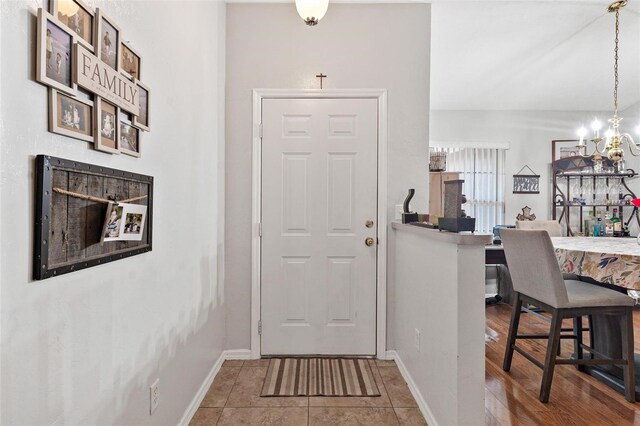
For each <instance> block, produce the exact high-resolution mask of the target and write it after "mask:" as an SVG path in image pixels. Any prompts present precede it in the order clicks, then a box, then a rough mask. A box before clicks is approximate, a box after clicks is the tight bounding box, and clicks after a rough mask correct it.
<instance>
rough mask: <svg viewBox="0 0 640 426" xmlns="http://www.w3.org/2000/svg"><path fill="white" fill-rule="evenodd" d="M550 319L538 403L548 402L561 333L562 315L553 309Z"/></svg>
mask: <svg viewBox="0 0 640 426" xmlns="http://www.w3.org/2000/svg"><path fill="white" fill-rule="evenodd" d="M552 315H553V316H552V317H551V329H550V330H549V343H548V344H547V355H546V356H545V359H544V371H543V373H542V385H541V386H540V401H541V402H549V394H550V393H551V381H552V380H553V370H554V369H555V367H556V353H557V352H558V346H559V345H560V333H562V330H561V329H562V314H561V312H560V311H558V310H557V309H554V310H553V312H552Z"/></svg>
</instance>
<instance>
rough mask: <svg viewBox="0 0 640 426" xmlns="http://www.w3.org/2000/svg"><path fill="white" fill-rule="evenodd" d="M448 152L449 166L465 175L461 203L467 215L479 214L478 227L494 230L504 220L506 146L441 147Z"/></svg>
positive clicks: (477, 215)
mask: <svg viewBox="0 0 640 426" xmlns="http://www.w3.org/2000/svg"><path fill="white" fill-rule="evenodd" d="M439 150H440V151H442V150H444V151H446V152H447V170H448V171H452V172H460V174H461V178H462V179H464V184H463V186H462V188H463V194H465V195H466V196H467V203H466V204H464V205H463V206H462V208H463V209H465V211H466V213H467V216H471V217H475V218H476V231H478V232H492V231H493V227H494V226H495V225H500V224H503V223H504V210H505V207H504V188H505V175H504V162H505V151H506V150H505V149H494V148H444V149H443V148H440V149H439Z"/></svg>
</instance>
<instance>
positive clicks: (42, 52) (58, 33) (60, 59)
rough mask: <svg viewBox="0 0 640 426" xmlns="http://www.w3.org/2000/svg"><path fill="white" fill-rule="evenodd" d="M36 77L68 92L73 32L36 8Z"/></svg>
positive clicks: (70, 91) (73, 90) (72, 89)
mask: <svg viewBox="0 0 640 426" xmlns="http://www.w3.org/2000/svg"><path fill="white" fill-rule="evenodd" d="M37 31H38V37H37V49H36V50H37V58H36V80H37V81H39V82H40V83H43V84H46V85H47V86H51V87H53V88H55V89H58V90H60V91H62V92H65V93H68V94H70V95H75V94H76V89H77V86H76V84H75V83H74V81H73V72H72V70H73V68H74V66H73V65H74V64H73V62H72V61H73V44H74V40H75V36H74V34H73V33H72V32H71V31H69V30H67V29H66V28H64V27H63V26H62V25H61V24H59V23H58V21H57V20H56V19H55V18H54V17H53V16H52V15H51V14H49V13H47V12H46V11H45V10H43V9H38V29H37Z"/></svg>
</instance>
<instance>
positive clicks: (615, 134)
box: [577, 0, 640, 164]
mask: <svg viewBox="0 0 640 426" xmlns="http://www.w3.org/2000/svg"><path fill="white" fill-rule="evenodd" d="M626 5H627V0H620V1H616V2H613V3H611V4H610V5H609V7H608V8H607V10H608V11H609V12H611V13H615V16H616V20H615V34H614V35H615V37H614V49H613V74H614V79H613V118H611V119H609V123H611V125H610V127H609V129H608V130H607V131H606V132H605V137H604V138H603V137H602V136H600V129H601V128H602V123H601V122H600V121H598V120H597V119H596V120H594V122H593V123H592V124H591V129H592V130H593V139H591V142H593V143H594V148H595V149H594V151H593V153H592V154H591V155H595V154H600V155H602V156H607V157H609V159H610V160H612V161H613V162H614V163H616V164H618V163H620V162H621V161H623V158H624V149H623V148H622V146H623V145H624V144H626V146H627V147H628V150H629V152H630V153H631V154H632V155H634V156H638V155H640V144H636V143H635V142H634V141H633V138H632V137H631V135H630V134H628V133H620V121H621V120H622V117H619V116H618V44H619V34H620V9H622V8H623V7H625V6H626ZM636 131H637V132H638V134H640V127H638V128H637V130H636ZM586 135H587V129H585V128H584V127H582V128H580V129H579V130H578V136H579V137H580V142H579V144H578V146H577V148H579V149H580V152H585V151H586V140H585V136H586ZM602 142H604V149H600V144H601V143H602ZM622 164H623V163H622Z"/></svg>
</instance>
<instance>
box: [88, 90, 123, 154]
mask: <svg viewBox="0 0 640 426" xmlns="http://www.w3.org/2000/svg"><path fill="white" fill-rule="evenodd" d="M94 110H95V139H94V145H95V148H96V149H97V150H98V151H104V152H109V153H111V154H118V153H120V151H119V149H118V148H119V144H118V107H116V106H115V105H113V104H111V103H109V102H107V101H105V100H104V99H102V98H99V97H96V98H95V102H94Z"/></svg>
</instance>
